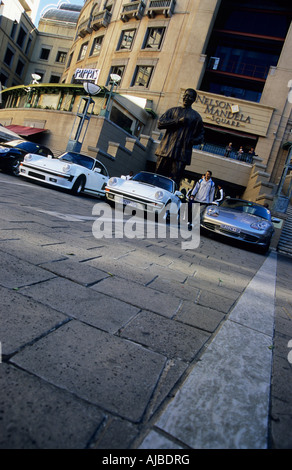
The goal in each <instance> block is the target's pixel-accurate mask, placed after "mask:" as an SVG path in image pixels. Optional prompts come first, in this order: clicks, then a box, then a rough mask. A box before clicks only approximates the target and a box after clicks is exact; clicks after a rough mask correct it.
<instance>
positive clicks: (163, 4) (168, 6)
mask: <svg viewBox="0 0 292 470" xmlns="http://www.w3.org/2000/svg"><path fill="white" fill-rule="evenodd" d="M175 4H176V0H151V1H150V5H149V8H148V10H147V15H148V17H149V18H154V17H155V16H156V15H164V16H165V17H166V18H170V17H171V16H172V15H173V13H174V8H175Z"/></svg>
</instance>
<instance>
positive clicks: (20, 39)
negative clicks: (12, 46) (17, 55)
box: [16, 26, 26, 47]
mask: <svg viewBox="0 0 292 470" xmlns="http://www.w3.org/2000/svg"><path fill="white" fill-rule="evenodd" d="M25 37H26V30H25V29H24V28H23V27H22V26H20V29H19V33H18V36H17V40H16V43H17V44H18V46H19V47H22V46H23V43H24V40H25Z"/></svg>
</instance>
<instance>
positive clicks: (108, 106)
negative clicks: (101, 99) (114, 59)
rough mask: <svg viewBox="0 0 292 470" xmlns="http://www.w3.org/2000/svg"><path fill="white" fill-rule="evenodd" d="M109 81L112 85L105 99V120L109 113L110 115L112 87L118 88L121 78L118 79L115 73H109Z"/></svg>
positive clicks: (118, 76)
mask: <svg viewBox="0 0 292 470" xmlns="http://www.w3.org/2000/svg"><path fill="white" fill-rule="evenodd" d="M110 79H111V81H112V85H111V89H110V91H109V94H108V99H107V102H106V108H105V113H104V116H105V117H106V118H108V117H109V113H110V102H111V99H112V96H113V95H114V87H115V86H118V83H119V82H120V81H121V79H122V77H120V75H118V74H116V73H111V74H110Z"/></svg>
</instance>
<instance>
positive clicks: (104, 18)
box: [90, 10, 112, 31]
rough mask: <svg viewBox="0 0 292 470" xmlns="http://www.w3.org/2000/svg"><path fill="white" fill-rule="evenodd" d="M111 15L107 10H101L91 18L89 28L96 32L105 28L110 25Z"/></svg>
mask: <svg viewBox="0 0 292 470" xmlns="http://www.w3.org/2000/svg"><path fill="white" fill-rule="evenodd" d="M111 17H112V14H111V13H110V12H109V11H108V10H103V11H101V12H99V13H97V14H96V15H94V16H93V18H92V20H91V24H90V26H91V28H92V29H94V30H95V31H97V30H98V29H99V28H107V27H108V25H109V24H110V21H111Z"/></svg>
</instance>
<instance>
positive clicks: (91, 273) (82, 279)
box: [40, 259, 109, 286]
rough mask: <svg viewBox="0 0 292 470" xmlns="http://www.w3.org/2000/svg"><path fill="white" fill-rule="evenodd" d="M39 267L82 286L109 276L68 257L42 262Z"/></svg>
mask: <svg viewBox="0 0 292 470" xmlns="http://www.w3.org/2000/svg"><path fill="white" fill-rule="evenodd" d="M40 267H42V268H44V269H46V270H47V271H50V272H51V273H53V274H56V275H58V276H62V277H65V278H66V279H69V280H71V281H75V282H77V283H80V284H83V285H84V286H88V285H90V284H94V283H96V282H99V281H101V280H102V279H106V278H107V277H109V274H108V273H106V272H105V271H102V270H100V269H97V268H94V267H91V266H87V265H85V264H84V263H77V265H76V261H73V260H70V259H66V260H60V261H53V262H50V263H42V264H40Z"/></svg>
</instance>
